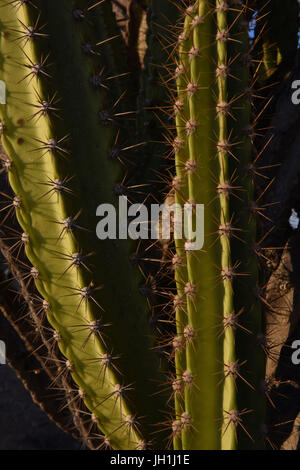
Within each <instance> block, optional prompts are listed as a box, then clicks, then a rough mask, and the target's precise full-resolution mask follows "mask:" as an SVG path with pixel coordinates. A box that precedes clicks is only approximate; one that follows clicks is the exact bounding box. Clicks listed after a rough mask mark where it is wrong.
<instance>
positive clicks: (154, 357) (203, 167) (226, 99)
mask: <svg viewBox="0 0 300 470" xmlns="http://www.w3.org/2000/svg"><path fill="white" fill-rule="evenodd" d="M148 3H149V9H148V22H149V30H148V50H147V52H146V55H145V64H144V65H145V67H144V72H143V73H142V76H141V90H140V95H139V98H138V106H137V107H138V116H137V117H136V112H135V107H136V105H135V104H133V96H134V88H132V86H131V85H132V84H131V81H130V75H128V70H127V66H126V60H125V58H124V50H125V49H124V45H123V43H122V41H121V38H120V35H119V33H118V29H117V25H116V21H115V18H114V15H113V13H112V9H111V4H110V2H108V1H106V2H105V1H100V2H96V1H95V2H92V1H85V0H74V1H71V0H43V1H38V0H30V1H29V0H28V1H27V0H20V1H8V0H1V5H0V6H1V8H0V32H1V40H0V79H1V80H2V81H3V82H4V83H5V85H6V104H5V105H1V109H0V112H1V119H2V143H3V146H4V148H5V151H6V153H7V155H8V157H9V158H8V160H6V161H5V162H4V163H5V165H4V166H5V167H6V169H7V170H8V175H9V183H10V185H11V188H12V190H13V191H14V196H10V195H8V196H7V201H6V202H5V204H4V207H3V209H2V211H1V213H3V214H5V215H4V217H3V220H2V226H3V230H4V228H5V227H6V226H7V225H8V224H9V220H10V217H11V216H14V214H16V217H17V221H18V224H19V226H20V233H19V237H20V240H19V242H18V243H19V245H20V247H22V248H24V250H25V255H26V256H25V258H22V257H21V258H20V263H21V264H20V266H21V267H20V269H21V271H22V273H23V274H22V276H23V278H22V281H23V282H26V289H31V290H32V296H33V298H34V296H38V297H39V298H41V299H42V302H43V311H44V312H46V313H47V319H46V318H45V319H44V318H43V319H42V321H37V319H36V316H35V315H33V318H32V321H33V326H32V328H34V329H35V330H37V331H38V332H39V333H40V334H41V332H42V331H43V328H47V329H48V330H49V331H51V335H52V343H51V344H52V345H53V348H52V350H51V348H50V349H49V350H48V352H49V358H48V359H49V360H50V361H51V360H52V361H54V362H55V364H56V367H57V378H56V379H55V380H58V379H59V378H61V377H63V379H64V384H66V383H67V384H68V386H69V387H70V386H71V385H70V384H72V387H73V388H75V389H76V390H78V397H79V398H80V400H81V403H82V408H81V411H79V412H78V410H77V411H76V413H80V412H81V413H82V414H83V416H85V415H86V416H87V422H88V431H87V437H86V441H87V442H88V443H91V442H93V441H97V440H98V441H99V443H98V448H109V447H110V446H111V447H112V448H113V449H123V450H124V449H127V450H133V449H146V448H148V447H151V448H154V449H164V448H166V447H171V446H173V448H174V449H175V450H180V449H184V450H193V449H213V450H216V449H223V450H225V449H226V450H227V449H237V448H242V449H262V448H264V438H265V435H264V430H265V395H266V383H265V381H264V375H265V355H266V354H267V353H268V342H267V339H266V338H265V336H264V332H263V320H262V312H261V303H260V299H261V291H260V287H259V286H260V285H261V284H262V282H263V279H261V275H260V272H259V266H260V259H261V257H262V256H263V254H262V253H263V249H262V248H261V245H260V241H259V240H261V239H262V237H263V234H262V233H260V232H261V225H260V223H259V222H257V220H259V217H264V209H265V208H264V206H263V205H262V204H261V202H260V198H261V195H260V194H256V192H255V186H254V180H255V174H256V173H257V171H258V170H257V168H256V164H257V160H258V158H259V157H260V153H259V152H258V151H257V150H256V146H255V138H256V135H257V130H256V124H257V118H256V115H255V113H257V114H258V112H257V110H256V108H255V90H254V87H255V83H256V73H257V69H256V70H255V72H253V63H252V61H251V53H252V49H253V44H252V45H251V41H250V39H249V28H248V26H249V24H248V20H249V17H251V16H252V15H253V10H251V8H248V5H247V4H244V3H242V2H241V1H239V0H231V1H221V0H214V1H212V0H197V1H195V2H187V3H185V2H181V1H178V2H171V4H169V2H168V1H167V0H165V1H163V2H158V1H156V0H152V1H149V2H148ZM178 15H179V16H180V19H179V21H177V23H176V25H174V24H175V21H176V18H177V16H178ZM170 24H171V26H170ZM135 37H138V34H136V36H135ZM258 69H259V68H258ZM134 86H136V83H134ZM154 108H156V109H154ZM149 116H150V117H149ZM155 118H157V121H156V123H155V125H154V124H153V123H154V122H155ZM150 121H151V122H150ZM151 123H152V124H153V126H151ZM132 135H135V139H133V138H132ZM165 137H166V140H167V142H166V145H164V146H163V145H162V141H163V139H164V138H165ZM147 140H148V142H147ZM145 144H146V145H145ZM168 145H169V147H171V150H170V149H169V148H168V147H167V146H168ZM165 149H166V150H165ZM160 152H161V153H162V155H161V156H162V157H163V158H162V159H161V160H159V158H158V153H160ZM168 157H169V158H168ZM259 171H260V173H261V170H259ZM155 178H156V179H158V180H159V181H160V182H164V183H166V186H167V190H166V191H165V192H164V193H163V194H162V193H158V187H159V185H158V184H157V181H154V180H155ZM269 184H270V182H269V181H268V182H267V185H266V187H267V188H268V186H269ZM119 196H126V198H127V199H128V203H132V202H133V201H138V202H143V201H144V200H145V201H146V203H147V204H148V203H149V201H152V199H151V197H153V199H154V201H156V202H157V201H161V200H162V199H163V197H165V196H167V198H166V200H167V201H168V203H171V202H172V201H173V200H174V201H175V202H176V203H177V205H178V206H180V207H181V209H182V212H183V209H184V205H185V204H186V203H189V206H190V207H192V213H191V217H190V218H189V225H188V234H186V233H185V237H181V238H176V237H175V240H173V241H170V242H169V243H167V244H165V245H166V246H164V249H163V250H161V251H162V254H161V257H160V258H159V259H153V257H155V256H156V255H157V246H160V244H159V243H160V242H159V243H156V248H155V250H153V246H152V245H153V243H154V242H152V241H151V240H150V242H149V243H148V244H147V242H146V241H143V242H142V243H140V242H139V243H138V244H135V242H133V241H130V240H127V239H126V238H127V236H126V234H125V236H124V237H120V238H121V239H118V237H117V238H116V239H115V240H110V239H105V240H99V239H98V238H97V236H96V226H97V222H98V218H97V215H98V216H100V215H104V214H100V213H98V212H97V207H98V206H99V205H100V204H103V203H104V204H111V205H112V206H114V207H115V208H117V207H118V201H119ZM123 201H124V197H123ZM199 205H204V244H203V246H202V247H201V248H199V247H198V248H197V249H196V250H195V249H194V248H193V245H192V244H193V242H194V241H195V240H194V238H193V237H194V235H193V230H192V229H193V226H194V225H195V223H196V222H197V220H198V219H197V218H196V216H197V214H199V213H198V212H197V207H200V206H199ZM201 207H202V206H201ZM201 210H202V209H201ZM200 214H202V212H201V211H200ZM200 219H201V215H200ZM175 233H176V230H175ZM132 253H134V255H132ZM19 255H20V253H18V256H16V258H17V260H15V261H19V259H18V258H19ZM147 261H150V265H151V266H150V267H149V266H148V265H147ZM155 263H156V266H158V267H157V268H155V267H154V268H153V265H155ZM27 301H28V303H30V300H28V299H27ZM157 338H158V344H157V342H156V341H155V340H156V339H157ZM42 341H43V342H44V343H47V344H48V342H49V339H45V340H42ZM53 349H55V355H52V357H51V351H53ZM161 353H162V354H161ZM166 358H167V360H166ZM173 358H174V361H172V360H173ZM64 386H65V385H64ZM84 406H85V407H86V408H84ZM91 447H93V448H95V447H96V448H97V445H95V444H93V446H92V445H91Z"/></svg>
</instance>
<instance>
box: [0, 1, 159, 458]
mask: <svg viewBox="0 0 300 470" xmlns="http://www.w3.org/2000/svg"><path fill="white" fill-rule="evenodd" d="M100 3H101V2H100ZM96 4H97V2H95V5H96ZM92 5H93V4H92ZM96 8H97V6H95V8H91V3H90V2H86V1H76V2H71V1H69V0H49V1H48V0H46V1H43V2H35V1H30V2H23V1H20V2H10V1H6V2H1V9H0V13H1V24H0V29H1V43H0V46H1V75H0V78H1V79H2V80H3V81H4V82H5V83H6V86H7V104H6V105H3V106H2V105H1V117H2V120H3V124H4V131H3V136H2V141H3V145H4V147H5V150H6V152H7V153H8V155H9V157H10V159H11V168H10V171H9V180H10V184H11V186H12V188H13V190H14V192H15V197H14V199H13V200H12V202H11V211H12V210H15V211H16V215H17V218H18V221H19V223H20V225H21V227H22V230H23V234H22V233H20V239H21V238H22V240H23V242H24V244H25V245H26V246H25V249H26V255H27V258H28V263H27V265H28V266H26V267H24V266H23V271H25V272H24V276H26V280H27V282H30V284H31V286H32V289H33V293H34V292H35V295H40V296H42V298H43V299H44V303H43V305H44V307H45V310H47V316H48V320H49V323H50V325H51V328H53V339H52V340H51V341H52V342H53V344H54V346H55V344H56V346H57V345H58V346H59V349H60V350H61V351H62V353H63V356H62V359H61V374H63V375H65V376H66V377H68V378H71V377H72V378H73V380H74V381H75V383H76V384H77V386H78V397H79V400H80V399H81V400H84V401H85V404H86V406H87V407H88V409H89V410H90V414H87V418H86V419H87V421H88V420H90V423H91V424H90V428H91V429H93V432H94V434H95V433H96V431H95V429H97V427H95V425H96V424H98V426H99V427H100V429H101V431H102V432H103V433H104V434H105V435H106V440H107V442H110V444H111V445H112V447H114V448H119V449H135V448H139V447H141V446H142V447H143V444H142V443H143V442H144V438H145V439H147V438H148V439H150V431H149V425H150V424H152V423H153V421H158V420H159V418H158V416H157V415H158V413H159V412H160V410H161V409H164V401H163V400H164V399H163V398H162V397H161V396H160V395H156V394H155V392H156V390H157V383H158V382H159V381H160V372H159V361H158V358H157V357H156V354H155V352H154V351H153V342H152V339H151V334H152V330H151V328H150V325H149V323H148V318H147V315H148V309H147V303H146V301H145V299H144V298H143V297H142V296H141V294H140V292H139V282H140V278H139V275H138V270H137V269H136V268H135V267H133V266H132V265H131V263H130V260H129V257H130V253H131V251H130V250H131V246H130V243H127V240H99V239H98V238H97V237H96V225H97V222H98V219H97V218H96V209H97V206H98V205H99V204H101V203H111V204H112V205H113V206H116V205H117V202H118V196H119V193H120V188H123V189H124V187H125V186H122V185H121V184H120V181H121V180H122V179H123V175H122V171H121V168H120V165H119V163H118V161H117V158H114V157H115V153H117V152H115V150H116V147H117V144H118V141H117V136H118V135H119V133H120V132H119V130H120V128H121V127H126V117H127V116H128V114H127V113H129V112H130V113H131V114H132V110H128V109H127V110H126V111H125V110H124V109H122V97H123V95H124V91H122V92H120V91H119V88H120V87H121V85H120V84H121V82H120V84H118V85H115V86H113V82H114V80H116V79H117V78H119V77H117V75H118V73H117V72H116V69H114V66H115V64H114V56H113V54H112V51H113V50H114V46H112V43H113V41H116V40H117V37H116V36H117V35H114V34H113V35H112V36H111V34H112V33H111V31H112V29H113V27H112V24H113V16H112V13H111V9H110V15H109V14H108V13H109V9H108V10H107V4H106V6H105V9H104V10H103V11H102V15H101V14H96V13H95V11H96ZM100 8H101V6H100ZM116 157H118V154H117V155H116ZM108 279H110V282H109V283H108V282H107V280H108ZM34 286H36V287H37V289H38V291H34ZM42 327H43V328H45V329H46V328H48V330H49V328H50V326H48V327H47V326H46V325H42ZM49 341H50V340H49ZM137 358H141V363H140V364H138V363H137V360H136V359H137ZM48 360H49V361H50V363H51V361H52V360H53V358H52V357H49V358H48ZM128 394H129V395H131V403H135V405H134V406H132V407H131V405H129V401H128ZM152 394H154V396H153V398H152V399H151V400H150V398H149V397H150V395H152ZM154 403H156V405H155V406H154V411H153V408H152V407H153V404H154ZM139 417H143V424H144V426H145V428H144V429H145V434H144V435H142V434H141V433H140V432H139V424H140V422H139ZM146 429H148V430H147V431H146ZM98 434H99V431H98ZM90 437H91V438H92V437H93V436H90Z"/></svg>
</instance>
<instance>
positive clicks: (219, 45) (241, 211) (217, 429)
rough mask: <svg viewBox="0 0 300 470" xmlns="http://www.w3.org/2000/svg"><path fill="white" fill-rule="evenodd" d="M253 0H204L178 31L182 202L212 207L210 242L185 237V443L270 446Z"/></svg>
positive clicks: (178, 188) (181, 278)
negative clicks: (258, 293)
mask: <svg viewBox="0 0 300 470" xmlns="http://www.w3.org/2000/svg"><path fill="white" fill-rule="evenodd" d="M244 8H245V7H244V6H243V5H242V4H241V2H224V1H219V0H217V1H215V2H211V1H208V0H201V1H198V2H195V4H194V5H191V6H189V7H188V8H187V9H186V11H185V13H184V14H185V20H184V30H183V32H182V33H181V34H180V36H179V45H178V60H179V64H177V69H176V74H177V97H176V102H175V114H176V124H177V137H176V139H175V143H176V145H175V160H176V170H177V176H176V177H175V181H177V182H178V181H180V183H181V184H180V185H178V184H177V185H176V184H173V187H174V188H175V192H176V200H177V202H180V203H181V204H182V205H183V204H184V203H186V202H189V203H191V204H193V205H194V204H204V206H205V223H204V225H205V227H204V230H205V243H204V246H203V249H202V250H201V251H195V252H194V251H190V250H189V247H190V241H191V240H188V239H187V240H186V243H185V250H183V247H182V244H181V245H180V244H179V243H177V256H178V257H180V259H181V261H182V264H181V266H180V265H179V266H178V267H177V269H176V271H177V272H176V279H177V286H178V295H179V296H180V298H181V299H182V305H183V307H182V309H181V310H180V312H181V314H180V317H179V316H178V314H177V324H178V329H179V332H181V331H182V330H183V331H184V332H185V333H184V337H185V351H184V353H185V361H186V362H184V361H181V362H179V361H177V363H176V365H177V374H178V376H180V377H181V378H182V380H183V383H184V388H185V393H184V407H183V408H182V409H181V411H180V420H181V427H177V428H176V431H177V432H176V438H175V443H176V442H178V440H180V438H181V444H182V448H183V449H235V448H237V447H238V446H239V445H242V447H243V446H245V448H255V447H259V446H261V445H262V442H261V438H260V437H259V433H260V427H261V425H262V423H263V420H264V415H263V410H262V409H260V410H257V405H255V402H256V401H257V402H260V403H261V402H262V401H263V392H262V391H261V383H262V381H263V363H264V359H263V356H262V353H261V349H260V346H259V344H258V342H256V340H255V338H256V335H257V333H258V331H260V328H261V325H260V323H261V314H260V307H259V303H258V302H257V299H256V297H255V293H254V287H255V286H256V283H257V266H258V261H257V260H253V261H251V263H249V262H248V259H249V257H250V256H252V255H251V254H250V249H249V244H250V246H251V243H253V242H254V240H253V237H255V236H256V233H255V232H256V229H255V222H254V219H253V217H252V216H251V211H250V208H251V207H253V203H251V199H252V198H253V195H254V194H253V189H252V186H253V183H252V181H253V180H252V179H251V177H247V174H246V168H247V167H249V165H251V158H252V150H251V136H250V137H249V132H246V131H249V129H250V128H251V125H250V112H249V82H250V79H249V74H248V69H247V66H245V62H244V61H245V56H246V55H247V51H248V47H249V46H248V34H247V32H245V29H244V28H245V19H244V15H243V9H244ZM246 91H247V93H246ZM250 219H251V221H250V222H249V220H250ZM246 242H247V243H246ZM183 251H185V254H184V253H183ZM184 266H186V267H187V270H185V269H184V268H183V267H184ZM251 286H252V287H251ZM247 289H248V292H247V293H246V290H247ZM243 303H244V308H243V307H240V304H242V305H243ZM177 310H178V309H177ZM182 318H184V324H183V321H182ZM179 325H180V326H179ZM246 325H247V326H246ZM251 329H252V331H250V330H251ZM241 333H242V334H243V336H242V337H241ZM237 342H241V344H242V347H241V348H239V345H238V344H237ZM256 351H257V352H256ZM184 353H183V352H182V351H181V352H180V353H179V354H180V355H181V356H180V357H183V354H184ZM240 353H242V356H240ZM184 367H186V370H184V371H183V370H182V369H183V368H184ZM178 369H179V370H178ZM241 384H243V387H241ZM240 390H241V395H240ZM247 402H248V404H247ZM257 411H258V413H257ZM252 413H253V414H255V416H256V417H255V419H254V420H252V419H250V418H249V417H250V416H251V414H252ZM177 415H179V413H178V412H177ZM218 423H219V424H218ZM243 433H244V434H245V435H246V438H247V439H246V441H245V440H244V438H243V437H242V434H243Z"/></svg>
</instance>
